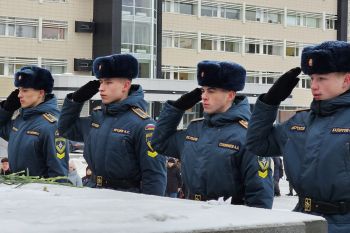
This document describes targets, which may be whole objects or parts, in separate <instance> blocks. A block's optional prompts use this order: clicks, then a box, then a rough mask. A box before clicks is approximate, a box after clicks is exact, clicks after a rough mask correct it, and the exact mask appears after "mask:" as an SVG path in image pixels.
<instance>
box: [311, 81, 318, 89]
mask: <svg viewBox="0 0 350 233" xmlns="http://www.w3.org/2000/svg"><path fill="white" fill-rule="evenodd" d="M317 89H318V83H317V81H316V79H311V90H317Z"/></svg>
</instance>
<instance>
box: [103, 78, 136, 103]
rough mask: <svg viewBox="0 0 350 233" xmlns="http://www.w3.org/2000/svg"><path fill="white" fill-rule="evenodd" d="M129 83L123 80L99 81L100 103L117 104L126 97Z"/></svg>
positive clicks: (108, 79) (106, 79)
mask: <svg viewBox="0 0 350 233" xmlns="http://www.w3.org/2000/svg"><path fill="white" fill-rule="evenodd" d="M130 86H131V81H130V80H128V79H123V78H102V79H100V88H99V91H100V95H101V99H102V103H104V104H110V103H113V102H119V101H122V100H124V99H126V98H127V97H128V93H129V88H130Z"/></svg>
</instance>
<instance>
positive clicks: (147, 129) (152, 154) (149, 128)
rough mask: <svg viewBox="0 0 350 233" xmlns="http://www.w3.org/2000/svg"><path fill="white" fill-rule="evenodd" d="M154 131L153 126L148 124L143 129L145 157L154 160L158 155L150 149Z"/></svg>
mask: <svg viewBox="0 0 350 233" xmlns="http://www.w3.org/2000/svg"><path fill="white" fill-rule="evenodd" d="M153 131H154V124H148V125H146V127H145V135H146V144H147V155H148V156H149V157H152V158H155V157H156V156H157V155H158V153H157V151H155V150H154V149H153V148H152V145H151V140H152V136H153Z"/></svg>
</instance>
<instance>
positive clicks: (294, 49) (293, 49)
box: [286, 46, 299, 57]
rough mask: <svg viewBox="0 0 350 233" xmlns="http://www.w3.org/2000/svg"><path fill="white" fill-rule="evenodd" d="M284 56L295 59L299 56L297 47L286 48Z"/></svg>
mask: <svg viewBox="0 0 350 233" xmlns="http://www.w3.org/2000/svg"><path fill="white" fill-rule="evenodd" d="M286 56H290V57H297V56H299V48H298V47H288V46H287V47H286Z"/></svg>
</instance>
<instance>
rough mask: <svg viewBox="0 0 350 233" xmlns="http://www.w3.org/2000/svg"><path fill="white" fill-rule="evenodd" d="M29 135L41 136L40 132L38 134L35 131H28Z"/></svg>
mask: <svg viewBox="0 0 350 233" xmlns="http://www.w3.org/2000/svg"><path fill="white" fill-rule="evenodd" d="M27 134H29V135H34V136H39V135H40V133H39V132H36V131H33V130H28V131H27Z"/></svg>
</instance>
